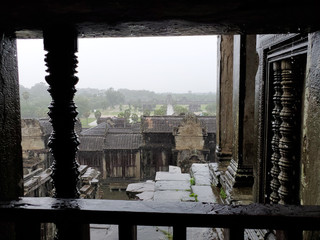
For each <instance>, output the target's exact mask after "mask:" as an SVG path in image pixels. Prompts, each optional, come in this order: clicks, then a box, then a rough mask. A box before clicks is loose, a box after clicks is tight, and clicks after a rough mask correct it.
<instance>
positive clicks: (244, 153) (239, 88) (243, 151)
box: [221, 35, 258, 203]
mask: <svg viewBox="0 0 320 240" xmlns="http://www.w3.org/2000/svg"><path fill="white" fill-rule="evenodd" d="M233 49H234V50H233V103H232V113H233V114H232V116H233V117H232V124H233V150H232V160H231V162H230V164H229V166H228V168H227V171H226V173H225V176H221V180H222V181H221V184H222V186H223V188H224V190H225V192H226V194H227V202H228V203H230V202H232V201H241V202H242V203H247V202H251V201H252V200H253V198H252V185H253V170H252V168H253V162H254V159H255V158H256V154H257V153H256V151H255V149H254V148H253V146H254V141H255V138H254V92H255V90H254V89H255V80H254V79H255V74H256V71H257V68H258V57H257V54H256V36H255V35H241V36H240V35H236V36H234V48H233Z"/></svg>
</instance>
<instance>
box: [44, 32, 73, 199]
mask: <svg viewBox="0 0 320 240" xmlns="http://www.w3.org/2000/svg"><path fill="white" fill-rule="evenodd" d="M44 48H45V50H46V51H48V53H47V54H46V58H45V62H46V66H47V67H48V69H47V72H48V73H49V75H47V76H46V81H47V83H48V84H49V89H48V91H49V93H50V95H51V97H52V102H51V105H50V106H49V109H50V110H49V113H48V115H49V116H50V122H51V124H52V127H53V132H52V134H51V136H50V139H49V143H48V146H49V147H50V151H51V153H52V155H53V157H54V162H53V165H52V179H53V185H54V187H55V195H54V196H55V197H57V198H78V197H79V191H78V188H77V183H78V179H79V171H78V163H77V161H76V151H77V150H78V145H79V142H78V137H77V135H76V133H75V131H74V125H75V122H76V116H77V114H78V113H77V111H76V106H75V104H74V102H73V97H74V94H75V92H76V90H75V84H76V83H77V82H78V78H77V77H76V76H74V74H75V73H76V70H75V69H76V67H77V58H76V56H75V52H76V51H77V33H76V31H75V30H74V29H72V28H68V27H60V28H58V27H57V28H50V29H47V30H45V31H44Z"/></svg>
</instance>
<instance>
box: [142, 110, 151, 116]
mask: <svg viewBox="0 0 320 240" xmlns="http://www.w3.org/2000/svg"><path fill="white" fill-rule="evenodd" d="M150 114H151V112H150V110H149V109H145V110H144V111H143V116H150Z"/></svg>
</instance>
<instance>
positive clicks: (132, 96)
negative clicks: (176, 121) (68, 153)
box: [20, 83, 216, 127]
mask: <svg viewBox="0 0 320 240" xmlns="http://www.w3.org/2000/svg"><path fill="white" fill-rule="evenodd" d="M47 89H48V85H47V84H46V83H37V84H35V85H34V86H33V87H31V88H25V87H23V86H21V85H20V106H21V117H22V118H46V117H48V116H47V112H48V111H49V110H48V106H49V105H50V102H51V96H50V94H49V93H48V91H47ZM170 95H171V99H172V102H173V104H174V111H175V114H176V115H179V114H184V113H187V112H188V105H177V104H175V103H176V102H177V101H179V102H183V101H213V102H214V101H215V99H216V97H215V94H214V93H191V92H189V93H183V94H181V93H179V94H178V93H171V94H170ZM167 97H168V93H155V92H152V91H147V90H128V89H119V90H115V89H113V88H109V89H107V90H98V89H91V88H85V89H77V92H76V94H75V97H74V102H75V104H76V106H77V111H78V117H79V118H80V119H81V121H82V122H83V124H84V125H83V126H86V127H88V124H89V123H90V121H91V120H90V118H92V117H95V118H96V119H98V118H100V117H105V116H109V117H111V116H118V115H120V116H123V117H125V118H126V119H128V121H130V122H138V121H139V119H140V116H141V115H145V116H151V115H158V116H163V115H165V114H166V110H167V107H166V104H164V103H165V102H166V100H167ZM144 105H148V106H149V108H146V107H144ZM201 111H202V115H208V114H209V115H213V114H215V103H213V104H202V105H201Z"/></svg>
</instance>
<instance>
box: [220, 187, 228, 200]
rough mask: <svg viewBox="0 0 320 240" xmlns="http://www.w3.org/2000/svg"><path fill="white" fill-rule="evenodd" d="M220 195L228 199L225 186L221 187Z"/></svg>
mask: <svg viewBox="0 0 320 240" xmlns="http://www.w3.org/2000/svg"><path fill="white" fill-rule="evenodd" d="M220 196H221V198H222V199H226V198H227V194H226V192H225V191H224V189H223V188H221V189H220Z"/></svg>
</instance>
